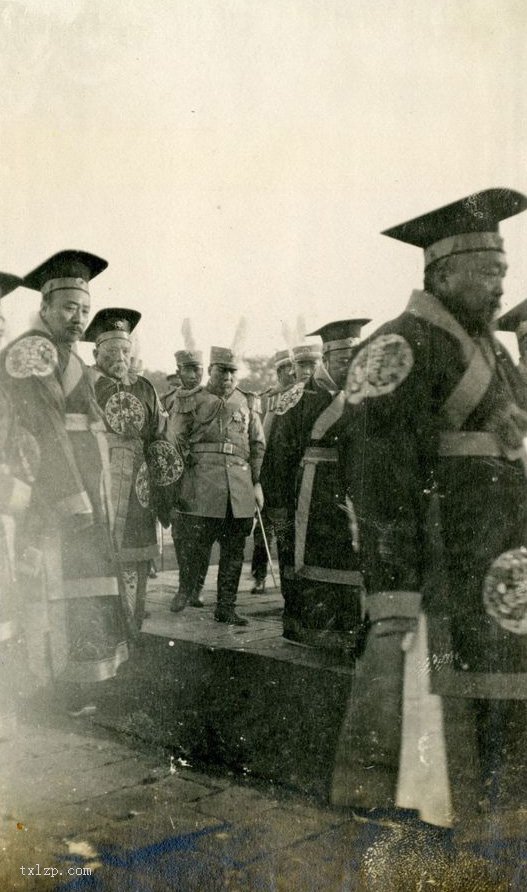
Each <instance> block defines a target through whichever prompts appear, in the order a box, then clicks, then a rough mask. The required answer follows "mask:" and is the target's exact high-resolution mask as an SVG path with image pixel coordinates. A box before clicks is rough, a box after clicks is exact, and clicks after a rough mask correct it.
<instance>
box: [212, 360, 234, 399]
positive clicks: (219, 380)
mask: <svg viewBox="0 0 527 892" xmlns="http://www.w3.org/2000/svg"><path fill="white" fill-rule="evenodd" d="M209 378H210V385H211V389H212V391H213V392H214V393H215V394H217V395H218V396H221V397H224V398H226V397H229V396H230V395H231V393H232V392H233V390H234V388H235V387H236V380H237V377H236V369H231V368H229V366H227V365H221V364H220V363H217V362H215V363H214V364H213V365H211V366H209Z"/></svg>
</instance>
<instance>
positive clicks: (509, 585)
mask: <svg viewBox="0 0 527 892" xmlns="http://www.w3.org/2000/svg"><path fill="white" fill-rule="evenodd" d="M483 603H484V605H485V610H486V611H487V613H488V615H489V616H491V617H492V619H494V620H496V622H497V623H498V625H499V626H501V628H502V629H505V630H506V631H507V632H513V633H514V634H515V635H526V634H527V548H524V547H523V546H522V547H521V548H514V549H512V550H511V551H505V552H504V553H503V554H500V556H499V557H498V558H496V560H495V561H494V562H493V563H492V564H491V567H490V569H489V571H488V573H487V575H486V576H485V580H484V583H483Z"/></svg>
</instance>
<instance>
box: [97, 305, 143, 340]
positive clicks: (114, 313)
mask: <svg viewBox="0 0 527 892" xmlns="http://www.w3.org/2000/svg"><path fill="white" fill-rule="evenodd" d="M140 318H141V313H139V312H138V310H131V309H130V308H129V307H105V308H104V309H103V310H99V312H98V313H96V314H95V316H94V317H93V319H92V321H91V322H90V324H89V325H88V328H87V329H86V331H85V332H84V338H83V340H84V341H95V343H96V344H101V343H102V342H103V341H110V340H115V339H116V338H122V339H124V340H126V341H129V340H130V334H131V332H132V331H133V330H134V328H135V327H136V325H137V323H138V322H139V320H140Z"/></svg>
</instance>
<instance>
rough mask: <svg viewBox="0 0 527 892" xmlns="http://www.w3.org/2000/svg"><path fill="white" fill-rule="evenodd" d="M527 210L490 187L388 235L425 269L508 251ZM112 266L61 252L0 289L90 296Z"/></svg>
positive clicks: (6, 279) (522, 200)
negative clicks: (513, 226)
mask: <svg viewBox="0 0 527 892" xmlns="http://www.w3.org/2000/svg"><path fill="white" fill-rule="evenodd" d="M526 208H527V197H526V196H525V195H523V194H522V193H520V192H516V191H514V190H512V189H504V188H501V189H486V190H484V191H482V192H477V193H475V194H473V195H469V196H467V197H466V198H463V199H461V200H460V201H456V202H453V203H452V204H449V205H445V206H444V207H441V208H439V209H437V210H435V211H431V212H430V213H428V214H424V215H421V216H419V217H415V218H414V219H412V220H409V221H407V222H405V223H401V224H400V225H398V226H394V227H392V228H391V229H386V230H384V232H383V235H387V236H390V237H391V238H395V239H397V240H398V241H402V242H406V243H407V244H411V245H414V246H416V247H420V248H422V249H423V250H424V254H425V267H428V266H430V265H431V264H432V263H434V262H436V261H437V260H439V259H441V258H443V257H447V256H450V255H453V254H460V253H466V252H470V251H484V250H492V251H503V240H502V238H501V237H500V235H499V231H498V230H499V223H500V221H501V220H505V219H507V218H509V217H512V216H514V215H515V214H519V213H520V212H521V211H524V210H525V209H526ZM107 266H108V264H107V262H106V260H103V259H102V258H100V257H97V256H96V255H94V254H89V253H87V252H85V251H76V250H69V251H61V252H59V253H58V254H55V255H53V257H50V258H49V259H48V260H46V261H45V262H44V263H42V264H40V266H38V267H37V268H36V269H34V270H32V272H30V273H29V274H28V275H27V276H25V277H24V278H23V279H20V278H18V277H16V276H10V275H7V274H2V275H1V276H0V288H1V291H2V295H5V294H8V293H9V292H10V291H12V290H14V288H17V287H18V286H19V285H24V286H25V287H27V288H32V289H35V290H37V291H41V292H42V294H44V295H47V294H51V293H53V292H54V291H58V290H60V289H61V288H62V289H63V288H75V289H79V290H81V291H85V292H88V282H89V281H90V280H91V279H93V278H95V276H97V275H99V273H101V272H102V271H103V270H104V269H106V267H107ZM130 312H135V311H130ZM93 322H95V319H94V320H93ZM347 323H348V324H349V323H355V324H356V325H359V326H360V325H361V324H364V320H347ZM92 324H93V323H92ZM135 324H137V320H136V323H135ZM339 324H341V323H339ZM325 328H327V326H324V327H323V328H322V329H319V330H318V331H317V332H313V334H320V335H321V337H322V338H323V340H324V343H325V344H328V343H329V340H328V339H329V338H331V339H332V340H346V339H347V337H349V336H350V335H348V334H346V335H345V336H344V337H343V338H340V337H339V336H336V337H335V336H334V335H333V334H330V335H327V333H326V335H327V338H328V339H324V336H323V335H322V332H323V330H324V329H325ZM222 349H223V348H222Z"/></svg>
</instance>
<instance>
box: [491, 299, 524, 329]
mask: <svg viewBox="0 0 527 892" xmlns="http://www.w3.org/2000/svg"><path fill="white" fill-rule="evenodd" d="M496 328H497V329H498V331H513V332H514V333H515V334H516V337H517V338H522V337H523V336H524V335H525V334H527V299H526V300H522V301H520V303H519V304H516V306H515V307H512V309H510V310H507V312H506V313H503V315H502V316H500V317H499V319H498V320H497V321H496Z"/></svg>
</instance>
